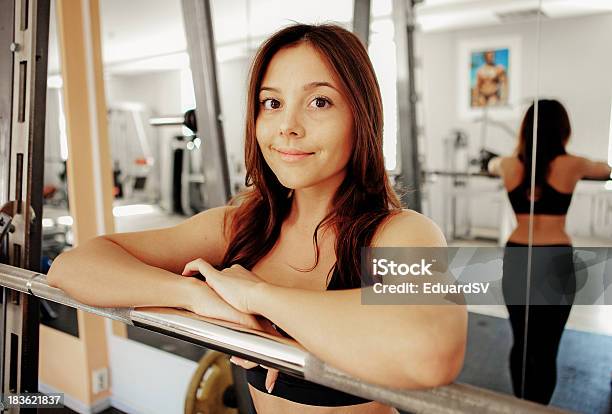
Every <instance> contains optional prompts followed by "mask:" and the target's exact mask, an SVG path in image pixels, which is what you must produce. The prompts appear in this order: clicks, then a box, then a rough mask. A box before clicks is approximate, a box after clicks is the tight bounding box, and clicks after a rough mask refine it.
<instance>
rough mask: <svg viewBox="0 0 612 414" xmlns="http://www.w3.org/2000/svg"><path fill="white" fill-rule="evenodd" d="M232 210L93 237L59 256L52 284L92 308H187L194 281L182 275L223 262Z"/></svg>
mask: <svg viewBox="0 0 612 414" xmlns="http://www.w3.org/2000/svg"><path fill="white" fill-rule="evenodd" d="M226 209H227V207H219V208H213V209H209V210H206V211H204V212H202V213H199V214H198V215H196V216H193V217H191V218H189V219H187V220H185V221H184V222H183V223H181V224H179V225H177V226H174V227H170V228H166V229H160V230H150V231H142V232H133V233H117V234H111V235H106V236H100V237H96V238H94V239H91V240H89V241H87V242H85V243H83V244H82V245H80V246H78V247H75V248H74V249H72V250H69V251H67V252H64V253H62V254H61V255H59V256H58V257H57V258H56V259H55V260H54V261H53V265H52V266H51V269H50V270H49V273H48V275H47V281H48V282H49V284H50V285H51V286H55V287H58V288H60V289H62V290H64V291H65V292H66V293H68V294H69V295H70V296H72V297H74V298H75V299H77V300H79V301H81V302H83V303H86V304H88V305H92V306H101V307H122V306H150V305H155V306H172V307H186V305H187V304H188V302H189V299H188V297H187V296H188V295H191V294H192V292H193V290H194V289H193V285H194V283H193V282H194V281H193V280H192V279H189V278H185V277H183V276H180V274H179V273H180V272H181V270H182V269H183V267H184V265H185V263H187V262H188V261H190V260H193V259H194V258H196V257H206V258H207V260H210V262H211V263H213V264H215V263H219V262H220V260H221V258H222V257H221V256H222V254H223V249H224V247H225V238H224V235H223V231H222V225H223V216H224V213H225V211H226Z"/></svg>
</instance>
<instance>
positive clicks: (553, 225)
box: [488, 100, 611, 404]
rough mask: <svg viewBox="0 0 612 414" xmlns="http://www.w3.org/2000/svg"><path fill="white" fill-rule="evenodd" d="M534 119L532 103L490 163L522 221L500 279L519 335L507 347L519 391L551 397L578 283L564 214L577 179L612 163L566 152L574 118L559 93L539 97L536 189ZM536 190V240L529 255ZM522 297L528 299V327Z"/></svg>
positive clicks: (601, 173) (600, 173) (539, 398)
mask: <svg viewBox="0 0 612 414" xmlns="http://www.w3.org/2000/svg"><path fill="white" fill-rule="evenodd" d="M533 124H534V105H531V107H530V108H529V109H528V110H527V113H526V114H525V117H524V118H523V121H522V124H521V128H520V133H519V142H518V146H517V148H516V150H515V152H514V154H513V155H512V156H509V157H496V158H493V159H492V160H491V161H490V162H489V165H488V167H489V172H491V173H492V174H496V175H500V176H501V177H502V179H503V182H504V186H505V187H506V189H507V191H508V197H509V199H510V203H511V205H512V208H513V210H514V212H515V214H516V219H517V224H518V225H517V227H516V228H515V229H514V231H513V232H512V233H511V234H510V237H509V238H508V241H507V243H506V249H505V251H504V265H503V266H504V267H503V269H504V270H503V272H504V274H503V280H502V287H503V292H504V298H505V300H506V305H507V308H508V312H509V314H510V323H511V325H512V332H513V335H514V344H513V346H512V350H511V353H510V371H511V375H512V383H513V387H514V393H515V395H517V396H518V397H522V398H525V399H528V400H532V401H536V402H539V403H542V404H548V403H549V402H550V399H551V397H552V394H553V391H554V389H555V385H556V376H557V375H556V371H557V368H556V359H557V351H558V349H559V342H560V341H561V335H562V333H563V329H564V326H565V323H566V322H567V318H568V316H569V313H570V310H571V307H572V303H573V299H574V293H575V288H576V281H575V275H574V264H573V250H572V243H571V240H570V237H569V236H568V234H567V233H566V232H565V217H566V214H567V210H568V209H569V206H570V203H571V199H572V193H573V191H574V188H575V186H576V183H577V182H578V181H580V180H581V179H582V178H587V177H590V178H601V179H604V178H607V177H610V173H611V171H610V166H609V165H608V164H607V163H605V162H595V161H591V160H589V159H587V158H584V157H579V156H575V155H571V154H568V153H567V151H566V150H565V147H566V145H567V142H568V140H569V138H570V135H571V126H570V121H569V117H568V115H567V112H566V110H565V108H564V107H563V105H561V103H559V102H558V101H556V100H539V101H538V125H537V134H538V135H537V143H536V160H535V166H536V169H535V174H533V175H534V176H535V177H534V178H535V186H534V189H533V197H532V188H531V182H532V168H531V166H532V149H533V144H534V143H533ZM532 198H533V218H531V220H532V221H533V223H532V232H531V233H532V234H531V235H532V237H531V243H532V245H533V248H532V258H531V261H530V262H528V260H527V259H528V257H527V256H528V249H527V246H528V245H529V243H530V237H529V234H530V229H529V223H530V217H531V216H530V208H531V200H532ZM528 263H530V264H531V269H530V271H528V270H527V268H528ZM527 292H529V297H528V298H527ZM525 305H529V306H528V307H527V308H528V309H529V312H528V315H527V326H528V328H527V329H526V321H525V309H526V306H525ZM541 305H546V306H541ZM525 338H526V339H525ZM525 341H526V342H525Z"/></svg>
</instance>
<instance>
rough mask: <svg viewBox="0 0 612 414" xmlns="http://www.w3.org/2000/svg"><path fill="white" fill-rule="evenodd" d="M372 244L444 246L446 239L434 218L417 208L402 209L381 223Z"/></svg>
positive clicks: (382, 245) (380, 245) (377, 245)
mask: <svg viewBox="0 0 612 414" xmlns="http://www.w3.org/2000/svg"><path fill="white" fill-rule="evenodd" d="M372 246H375V247H384V246H397V247H401V246H412V247H444V246H446V239H445V237H444V234H443V233H442V230H440V227H438V225H437V224H436V223H435V222H434V221H433V220H432V219H430V218H429V217H427V216H425V215H424V214H421V213H419V212H417V211H415V210H411V209H402V210H399V211H397V212H396V213H393V214H391V215H390V216H389V217H388V218H387V219H385V221H383V223H381V225H380V226H379V227H378V229H377V230H376V233H375V235H374V238H373V240H372Z"/></svg>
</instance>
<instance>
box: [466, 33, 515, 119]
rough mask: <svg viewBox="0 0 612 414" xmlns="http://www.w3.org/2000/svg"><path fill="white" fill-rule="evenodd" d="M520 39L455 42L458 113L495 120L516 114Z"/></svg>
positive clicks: (467, 117) (467, 116)
mask: <svg viewBox="0 0 612 414" xmlns="http://www.w3.org/2000/svg"><path fill="white" fill-rule="evenodd" d="M520 49H521V42H520V38H519V37H507V38H482V39H469V40H461V41H459V42H458V47H457V52H458V70H457V73H458V81H457V85H458V94H457V96H458V114H459V117H460V118H462V119H477V118H481V117H482V116H483V114H484V112H485V111H486V112H487V114H491V115H494V116H495V118H496V119H508V118H516V117H518V116H520V114H519V111H520V105H521V97H520V96H519V95H520V90H521V88H520V85H521V70H520V69H521V67H520V55H521V50H520Z"/></svg>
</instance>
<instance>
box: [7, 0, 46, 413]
mask: <svg viewBox="0 0 612 414" xmlns="http://www.w3.org/2000/svg"><path fill="white" fill-rule="evenodd" d="M3 3H10V1H8V2H7V1H5V0H3ZM49 9H50V2H49V0H20V1H13V2H12V4H9V5H8V7H7V8H5V7H2V10H3V11H6V10H11V11H12V12H13V13H11V14H10V17H11V18H12V19H13V22H12V23H10V24H9V25H8V27H13V32H12V33H11V37H12V41H11V43H10V51H11V52H12V55H13V56H12V57H11V58H10V59H12V61H13V65H12V68H11V69H10V70H9V71H7V72H4V71H2V73H4V74H7V73H8V74H12V75H5V76H11V77H12V85H11V86H12V92H9V95H11V98H12V101H11V106H10V108H9V111H5V110H4V108H0V110H1V111H2V113H3V114H2V116H4V115H6V114H7V113H8V114H10V119H11V120H10V128H9V129H8V131H10V133H9V134H8V137H7V134H6V133H5V129H4V128H2V137H1V139H0V145H2V148H3V149H4V148H6V145H7V144H6V141H7V140H8V147H9V148H10V152H8V153H4V152H3V153H1V154H0V157H1V159H2V161H3V162H2V164H5V163H6V164H8V172H6V170H5V171H3V173H5V172H6V174H3V175H2V176H1V177H0V180H1V181H3V182H4V185H2V186H0V188H1V189H3V191H7V193H5V194H2V195H0V200H2V201H6V200H4V197H6V196H8V197H7V200H8V201H6V202H4V203H2V204H3V205H2V212H4V213H6V214H8V215H9V216H11V217H12V225H13V228H12V230H11V232H9V233H8V237H7V238H6V239H5V240H4V241H5V243H6V244H8V248H7V252H8V262H9V263H10V264H11V265H13V266H15V267H21V268H25V269H30V270H34V271H38V270H39V267H40V253H41V231H42V185H43V171H44V153H43V151H44V132H45V131H44V130H45V128H44V127H45V109H46V93H47V89H46V88H47V50H48V37H49ZM7 14H8V13H3V17H5V16H6V15H7ZM2 34H3V35H5V36H6V35H7V33H6V32H4V33H2ZM0 42H1V43H2V44H4V43H5V39H2V40H1V41H0ZM3 52H4V51H2V53H3ZM2 62H3V63H2V64H3V66H5V65H4V59H2ZM0 84H2V86H4V87H5V81H4V80H3V81H2V82H0ZM2 92H3V93H4V92H5V91H4V90H2ZM0 99H5V96H4V94H3V96H2V97H0ZM5 124H6V120H4V119H1V120H0V127H4V126H5ZM2 307H3V317H2V319H3V338H2V339H3V341H2V344H3V363H2V392H3V393H24V392H31V393H33V392H38V330H39V318H38V312H39V308H38V300H37V299H36V298H34V297H33V296H31V295H27V294H24V293H20V292H17V291H15V290H11V289H3V303H2ZM14 410H15V409H13V412H18V411H19V410H18V409H16V410H17V411H14ZM24 411H29V410H24Z"/></svg>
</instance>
